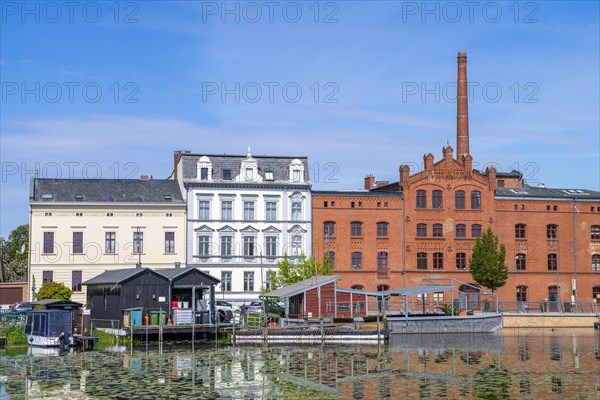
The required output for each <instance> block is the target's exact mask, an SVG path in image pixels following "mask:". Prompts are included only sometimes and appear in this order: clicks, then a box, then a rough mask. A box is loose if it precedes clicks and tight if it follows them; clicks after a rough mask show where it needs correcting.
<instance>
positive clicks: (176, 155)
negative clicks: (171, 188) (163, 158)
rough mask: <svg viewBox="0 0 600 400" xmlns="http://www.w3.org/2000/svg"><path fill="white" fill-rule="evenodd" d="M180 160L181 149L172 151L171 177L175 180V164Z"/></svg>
mask: <svg viewBox="0 0 600 400" xmlns="http://www.w3.org/2000/svg"><path fill="white" fill-rule="evenodd" d="M179 160H181V151H180V150H177V151H175V152H173V179H174V180H177V164H179Z"/></svg>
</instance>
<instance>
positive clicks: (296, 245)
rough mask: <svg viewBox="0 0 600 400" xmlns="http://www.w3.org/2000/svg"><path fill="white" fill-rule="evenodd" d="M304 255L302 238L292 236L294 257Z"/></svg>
mask: <svg viewBox="0 0 600 400" xmlns="http://www.w3.org/2000/svg"><path fill="white" fill-rule="evenodd" d="M300 254H302V236H298V235H294V236H292V255H293V256H299V255H300Z"/></svg>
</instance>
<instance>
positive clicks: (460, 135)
mask: <svg viewBox="0 0 600 400" xmlns="http://www.w3.org/2000/svg"><path fill="white" fill-rule="evenodd" d="M467 94H468V89H467V53H466V52H464V51H459V52H458V82H457V85H456V159H457V160H458V161H460V162H462V161H463V157H464V156H466V155H467V154H469V105H468V104H469V99H468V97H467Z"/></svg>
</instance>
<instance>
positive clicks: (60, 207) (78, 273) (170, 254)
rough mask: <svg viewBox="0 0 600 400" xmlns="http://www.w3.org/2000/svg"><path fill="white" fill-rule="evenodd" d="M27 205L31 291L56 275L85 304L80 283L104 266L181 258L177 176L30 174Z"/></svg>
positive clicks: (157, 264) (160, 263) (182, 213)
mask: <svg viewBox="0 0 600 400" xmlns="http://www.w3.org/2000/svg"><path fill="white" fill-rule="evenodd" d="M29 204H30V221H29V223H30V227H31V229H30V245H29V251H30V254H29V260H30V265H29V285H30V290H31V292H36V293H37V291H39V288H40V287H41V286H42V284H43V283H44V282H47V281H56V282H62V283H64V284H65V286H67V287H69V288H71V289H73V292H74V293H73V296H72V297H71V299H72V300H74V301H78V302H82V303H85V302H86V293H85V286H83V285H82V282H84V281H86V280H89V279H91V278H93V277H95V276H96V275H99V274H100V273H102V272H104V271H106V270H110V269H122V268H131V267H135V266H136V265H137V264H138V263H141V264H142V265H143V266H144V267H151V268H168V267H175V266H176V263H180V264H185V250H186V248H185V245H186V241H185V238H186V231H185V226H186V204H185V202H184V201H183V198H182V196H181V191H180V189H179V186H178V184H177V182H176V181H173V180H155V179H148V178H147V177H142V179H140V180H137V179H127V180H112V179H35V180H34V181H33V182H32V189H31V194H30V203H29ZM31 292H30V293H29V298H31V297H32V293H31Z"/></svg>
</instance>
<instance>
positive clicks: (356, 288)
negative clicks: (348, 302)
mask: <svg viewBox="0 0 600 400" xmlns="http://www.w3.org/2000/svg"><path fill="white" fill-rule="evenodd" d="M364 288H365V287H364V286H363V285H352V286H350V289H354V290H363V289H364Z"/></svg>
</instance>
